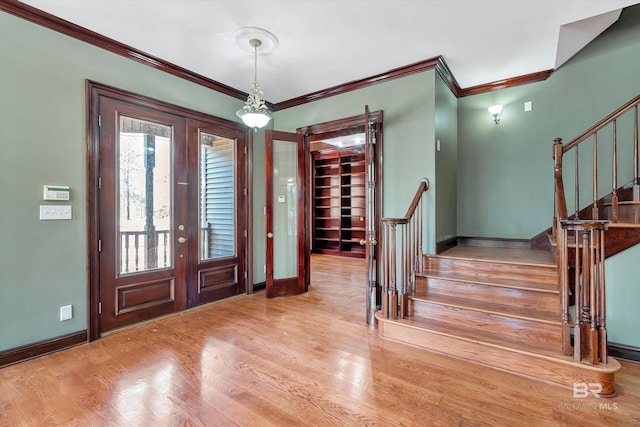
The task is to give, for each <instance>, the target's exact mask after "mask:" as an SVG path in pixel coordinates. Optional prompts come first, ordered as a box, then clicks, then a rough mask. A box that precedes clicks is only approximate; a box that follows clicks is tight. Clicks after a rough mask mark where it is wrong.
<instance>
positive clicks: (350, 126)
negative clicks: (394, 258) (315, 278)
mask: <svg viewBox="0 0 640 427" xmlns="http://www.w3.org/2000/svg"><path fill="white" fill-rule="evenodd" d="M369 120H370V121H373V122H374V123H376V125H377V126H376V132H377V134H376V158H375V162H376V176H375V181H376V206H375V209H376V211H377V212H378V215H379V216H380V218H383V214H382V207H383V203H382V197H383V191H382V184H383V170H382V169H383V168H382V157H383V151H384V149H383V147H384V146H383V139H384V138H383V133H384V132H383V128H384V122H383V111H382V110H376V111H371V112H369ZM366 125H367V124H366V123H365V114H358V115H357V116H350V117H344V118H341V119H336V120H330V121H328V122H323V123H318V124H315V125H309V126H303V127H299V128H298V129H296V133H297V134H298V139H299V140H300V139H302V140H303V141H304V143H305V144H306V145H307V147H308V146H309V138H310V137H312V136H315V135H317V136H318V137H320V135H322V137H324V138H332V137H337V136H345V135H351V134H354V133H360V131H358V129H360V128H361V129H362V131H361V132H362V133H364V129H365V126H366ZM311 167H312V161H311V153H310V152H307V153H306V155H305V168H306V170H305V175H306V181H307V182H306V183H305V185H306V186H307V192H306V194H305V197H306V199H307V201H306V206H305V211H306V212H307V213H308V214H307V218H305V219H306V221H307V222H306V226H307V230H311V229H312V227H313V218H312V216H313V215H312V214H311V212H312V206H311V203H312V202H311V200H312V197H311V192H312V191H313V184H312V182H311V180H312V176H313V174H312V171H311ZM381 231H382V225H381V223H380V222H378V224H376V236H381ZM305 245H306V247H307V249H308V253H307V255H306V256H307V257H308V258H310V253H311V250H310V249H311V248H310V246H311V240H310V239H309V240H308V241H307V242H306V243H305ZM380 247H381V246H380V245H376V246H375V256H376V260H379V259H380ZM309 262H310V260H309ZM376 265H377V269H378V272H377V273H378V274H377V277H380V271H379V270H380V263H377V264H376Z"/></svg>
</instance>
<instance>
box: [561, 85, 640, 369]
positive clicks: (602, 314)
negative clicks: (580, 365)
mask: <svg viewBox="0 0 640 427" xmlns="http://www.w3.org/2000/svg"><path fill="white" fill-rule="evenodd" d="M638 104H640V95H638V96H636V97H635V98H633V99H632V100H630V101H629V102H627V103H626V104H624V105H623V106H621V107H620V108H618V109H617V110H615V111H614V112H612V113H611V114H609V115H608V116H606V117H605V118H603V119H602V120H600V121H599V122H598V123H596V124H595V125H593V126H592V127H591V128H589V129H587V130H586V131H585V132H583V133H582V134H580V135H579V136H578V137H576V138H575V139H573V140H572V141H570V142H569V143H568V144H566V145H564V146H563V144H562V140H561V139H560V138H556V139H555V140H554V145H553V158H554V189H555V195H554V204H555V209H554V221H553V235H554V239H555V241H556V242H557V245H558V247H557V261H558V268H559V274H560V278H559V279H560V288H561V295H562V320H563V350H564V353H565V354H567V355H570V354H573V355H574V359H575V360H576V361H580V360H582V359H583V358H586V359H587V360H588V361H589V362H590V363H592V364H597V363H606V362H607V350H606V345H607V338H606V337H607V332H606V310H605V300H606V287H605V280H604V231H605V230H606V229H607V227H608V224H609V223H617V222H618V220H619V216H618V213H619V211H618V209H619V204H620V201H619V197H618V192H619V186H618V185H619V184H618V183H619V170H620V168H619V166H620V163H619V159H618V156H619V152H620V147H621V146H622V147H623V148H624V149H625V153H628V154H627V155H626V156H624V157H625V158H628V159H629V160H630V162H631V163H632V165H627V166H630V167H628V168H626V169H625V170H626V171H627V172H628V171H629V170H630V175H631V186H632V197H633V199H634V200H635V201H638V200H640V178H639V173H640V169H639V167H638V163H639V159H640V158H639V154H638ZM621 123H622V124H624V125H626V127H624V128H623V129H622V131H621V129H620V126H619V125H620V124H621ZM603 141H606V144H605V143H603ZM585 142H591V144H592V146H591V147H589V148H590V150H588V151H587V155H588V157H587V158H586V160H585V159H584V158H581V157H580V156H581V153H583V152H584V150H580V147H581V146H582V145H583V143H585ZM624 144H627V145H624ZM606 145H610V147H607V146H606ZM571 150H573V153H572V154H573V155H574V156H573V158H572V162H573V165H572V167H573V170H570V171H569V173H567V175H568V176H573V201H572V203H573V214H572V215H569V213H568V212H569V209H568V208H567V197H566V193H565V185H564V179H563V175H565V173H566V170H565V169H566V168H565V169H563V167H564V165H563V159H565V158H566V157H567V156H566V154H567V153H568V152H569V151H571ZM631 153H633V154H631ZM602 157H604V158H605V159H606V162H603V161H601V158H602ZM569 158H570V159H571V157H569ZM607 162H608V164H607ZM608 165H610V166H611V168H610V173H611V175H610V177H611V181H610V186H608V187H607V185H606V183H605V185H601V184H602V182H601V180H600V177H599V173H600V170H601V169H604V168H606V167H608ZM585 166H588V167H585ZM581 167H582V170H581ZM585 170H586V172H585ZM623 179H624V180H625V181H626V179H628V178H623ZM584 182H590V184H591V190H592V191H591V196H590V200H589V202H588V203H587V204H586V207H587V208H588V209H587V210H588V213H586V214H585V213H584V211H581V208H582V206H581V199H580V190H581V187H580V186H581V183H584ZM583 185H584V184H583ZM587 185H588V184H587ZM601 187H604V188H608V190H606V191H605V192H606V193H608V191H609V190H610V191H611V193H610V196H607V198H609V197H610V213H609V218H606V219H601V218H600V217H601V216H602V212H601V209H600V208H601V206H599V203H600V200H601V198H602V196H603V194H601V192H600V191H599V190H600V188H601ZM581 215H582V216H584V218H580V216H581ZM571 294H572V295H573V296H574V297H575V311H574V319H572V317H571V314H570V309H569V304H570V302H569V301H570V295H571ZM572 329H573V338H574V339H573V341H574V344H573V345H574V347H573V349H572V348H571V330H572Z"/></svg>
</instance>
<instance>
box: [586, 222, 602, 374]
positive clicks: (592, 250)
mask: <svg viewBox="0 0 640 427" xmlns="http://www.w3.org/2000/svg"><path fill="white" fill-rule="evenodd" d="M596 232H597V230H595V229H594V228H591V227H589V229H588V230H585V236H587V238H588V243H589V267H588V270H587V271H588V274H589V308H590V311H589V315H590V319H589V320H590V325H591V328H590V331H589V359H590V361H591V364H592V365H597V364H598V353H599V350H600V346H599V345H598V329H597V326H596V315H597V314H598V308H599V307H598V298H597V296H596V278H597V277H596V262H597V259H596V247H595V244H596V239H595V237H596V236H595V233H596Z"/></svg>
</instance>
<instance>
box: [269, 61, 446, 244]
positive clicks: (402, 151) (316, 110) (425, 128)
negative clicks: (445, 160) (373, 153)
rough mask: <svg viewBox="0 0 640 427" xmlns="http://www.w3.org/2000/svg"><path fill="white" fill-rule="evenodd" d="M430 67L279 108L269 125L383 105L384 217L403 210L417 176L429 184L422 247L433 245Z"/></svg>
mask: <svg viewBox="0 0 640 427" xmlns="http://www.w3.org/2000/svg"><path fill="white" fill-rule="evenodd" d="M435 76H436V73H435V71H433V70H431V71H425V72H422V73H418V74H414V75H411V76H408V77H405V78H402V79H397V80H392V81H390V82H386V83H382V84H378V85H375V86H370V87H367V88H363V89H359V90H356V91H353V92H349V93H345V94H342V95H337V96H332V97H330V98H326V99H323V100H320V101H316V102H312V103H309V104H305V105H301V106H298V107H293V108H289V109H286V110H283V111H279V112H278V113H276V116H275V123H274V127H275V128H276V129H278V130H282V131H287V132H295V130H296V128H299V127H303V126H307V125H313V124H317V123H323V122H327V121H331V120H336V119H341V118H344V117H350V116H355V115H358V114H364V106H365V105H369V109H370V110H371V111H377V110H383V114H384V116H383V127H384V150H383V174H384V185H383V189H382V191H383V194H384V197H383V199H384V205H383V216H384V217H401V216H404V214H405V212H406V210H407V208H408V207H409V203H411V200H412V198H413V195H414V194H415V192H416V189H417V188H418V183H419V181H420V178H422V177H423V176H426V177H427V178H428V179H429V180H430V181H431V183H432V184H434V185H433V186H432V190H433V191H430V192H429V193H428V195H427V198H428V202H427V203H428V209H427V212H426V216H427V224H428V227H427V233H428V238H427V242H428V247H427V250H429V251H430V252H433V250H434V247H435V238H434V235H435V196H434V194H435V181H436V180H435V161H436V158H435V145H434V144H435V97H434V93H435V84H436V83H435V82H436V77H435Z"/></svg>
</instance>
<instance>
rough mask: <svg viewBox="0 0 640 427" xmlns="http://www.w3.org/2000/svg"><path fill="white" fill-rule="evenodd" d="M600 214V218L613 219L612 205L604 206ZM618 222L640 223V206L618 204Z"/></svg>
mask: <svg viewBox="0 0 640 427" xmlns="http://www.w3.org/2000/svg"><path fill="white" fill-rule="evenodd" d="M599 216H600V219H613V209H612V208H611V206H603V207H602V208H601V211H600V215H599ZM618 222H628V223H632V224H638V223H640V206H638V205H618Z"/></svg>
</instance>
